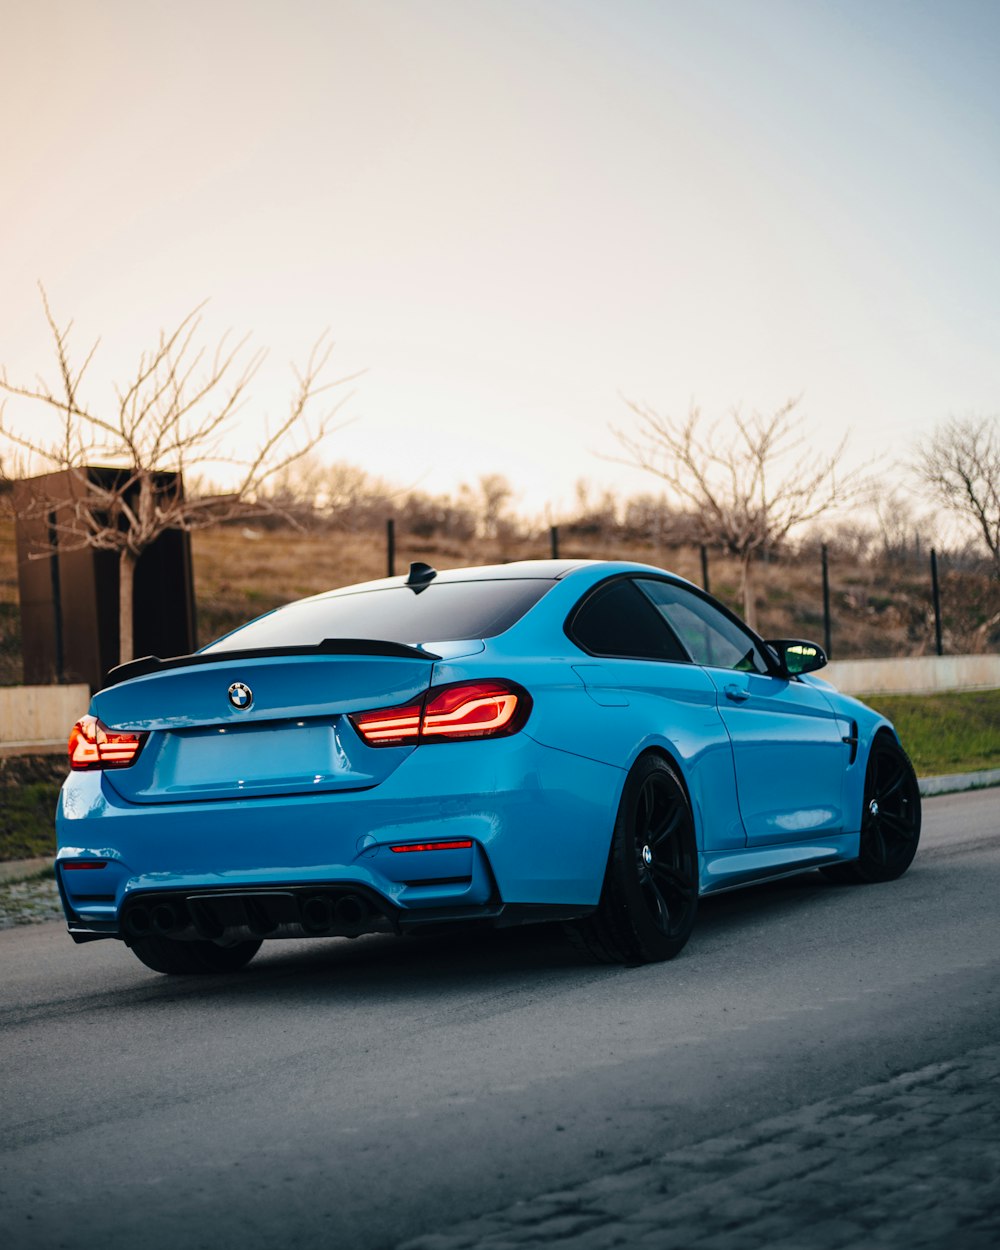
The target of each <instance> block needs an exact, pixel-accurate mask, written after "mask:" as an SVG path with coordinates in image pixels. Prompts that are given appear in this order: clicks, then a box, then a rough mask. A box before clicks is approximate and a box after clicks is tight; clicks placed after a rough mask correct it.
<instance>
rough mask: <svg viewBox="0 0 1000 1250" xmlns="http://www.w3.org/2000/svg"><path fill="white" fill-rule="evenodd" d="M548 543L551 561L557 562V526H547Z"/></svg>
mask: <svg viewBox="0 0 1000 1250" xmlns="http://www.w3.org/2000/svg"><path fill="white" fill-rule="evenodd" d="M549 542H550V544H551V546H552V559H553V560H558V559H559V526H558V525H550V526H549Z"/></svg>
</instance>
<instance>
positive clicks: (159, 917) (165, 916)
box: [149, 903, 179, 937]
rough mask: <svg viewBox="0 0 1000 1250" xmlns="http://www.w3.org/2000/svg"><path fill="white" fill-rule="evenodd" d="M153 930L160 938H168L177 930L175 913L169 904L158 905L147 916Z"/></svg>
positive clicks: (177, 924)
mask: <svg viewBox="0 0 1000 1250" xmlns="http://www.w3.org/2000/svg"><path fill="white" fill-rule="evenodd" d="M149 919H150V923H151V924H152V926H153V930H154V931H155V932H156V933H158V934H159V935H160V936H161V937H169V936H170V934H171V933H174V932H176V930H177V929H178V928H179V923H178V917H177V912H176V911H175V909H174V908H173V907H171V905H170V904H169V903H158V904H157V905H156V906H155V907H154V908H153V910H152V911H151V912H150V914H149Z"/></svg>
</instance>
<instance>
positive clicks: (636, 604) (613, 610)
mask: <svg viewBox="0 0 1000 1250" xmlns="http://www.w3.org/2000/svg"><path fill="white" fill-rule="evenodd" d="M567 632H568V634H569V636H570V638H572V639H573V641H574V642H575V643H576V644H577V645H578V646H581V647H583V649H584V650H585V651H589V652H591V653H592V654H593V655H607V656H622V657H626V658H629V657H630V658H633V659H638V660H677V661H680V662H682V663H685V664H686V663H689V659H688V656H687V655H686V654H685V651H684V648H683V647H682V646H681V644H680V643H679V642H678V640H677V636H676V634H675V633H674V631H673V629H672V628H671V627H670V625H669V623H668V622H667V620H666V619H665V618H664V617H663V616H661V615H660V613H659V612H657V611H656V610H655V608H654V607H653V606H652V604H651V603H650V602H649V600H648V599H647V598H646V596H645V595H644V594H643V593H642V592H641V591H640V590H638V589H637V588H636V586H635V585H634V583H633V582H632V581H631V580H629V579H627V578H618V579H617V580H616V581H613V582H606V583H605V584H604V585H603V586H599V587H598V588H597V590H595V591H594V592H593V593H592V594H591V595H589V596H588V597H587V598H585V599H584V600H583V602H582V604H580V606H579V607H578V608H577V609H576V612H575V614H574V615H573V616H572V617H571V618H570V621H569V625H568V628H567Z"/></svg>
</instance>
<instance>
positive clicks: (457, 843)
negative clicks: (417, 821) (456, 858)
mask: <svg viewBox="0 0 1000 1250" xmlns="http://www.w3.org/2000/svg"><path fill="white" fill-rule="evenodd" d="M471 846H472V839H471V838H456V839H454V840H453V841H451V842H402V843H400V845H399V846H393V847H390V850H393V851H395V852H396V854H397V855H399V854H402V853H404V852H407V851H467V850H469V848H470V847H471Z"/></svg>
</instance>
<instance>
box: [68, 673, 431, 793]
mask: <svg viewBox="0 0 1000 1250" xmlns="http://www.w3.org/2000/svg"><path fill="white" fill-rule="evenodd" d="M411 657H412V658H411ZM433 671H434V663H433V657H431V656H429V655H428V656H426V657H424V656H421V655H419V654H418V653H417V652H416V651H412V652H411V655H398V656H397V655H330V654H320V653H316V652H315V651H309V652H308V653H305V654H291V655H290V654H282V655H269V654H254V655H247V654H246V653H241V654H239V655H230V656H227V654H226V653H225V652H217V653H215V654H213V655H211V656H210V657H209V656H207V655H200V656H196V657H192V662H191V663H190V664H188V665H184V664H183V662H178V661H164V662H162V667H161V668H159V669H154V671H151V672H146V673H144V674H142V675H140V676H137V677H133V678H131V679H128V680H125V681H123V682H121V683H120V684H118V685H114V686H110V687H108V688H107V689H105V690H101V691H100V692H99V693H98V694H97V695H95V697H94V700H93V704H92V710H93V712H94V714H95V715H96V716H98V717H99V718H100V719H101V720H102V721H103V722H104V723H105V724H106V725H108V726H109V727H110V728H114V729H122V730H132V731H135V732H144V733H149V735H150V736H149V739H148V741H147V742H146V744H145V746H144V747H143V749H142V751H141V752H140V755H139V758H138V760H137V761H136V762H135V764H133V765H132V766H131V767H129V768H123V769H111V770H108V771H107V772H106V773H105V778H106V780H107V782H108V783H109V784H110V785H111V786H113V787H114V789H115V790H116V791H117V792H118V793H119V794H120V795H121V796H122V798H124V799H127V800H128V801H129V802H132V803H163V802H191V801H197V800H210V799H215V800H218V799H230V798H245V797H253V796H258V797H266V796H270V795H279V794H304V793H309V794H314V793H316V792H318V791H336V790H358V789H367V788H370V787H372V786H377V785H378V784H379V783H380V782H382V781H384V780H385V778H386V777H388V776H389V775H390V774H391V773H392V772H393V771H394V770H395V769H396V768H397V767H398V766H399V764H400V763H401V762H402V760H403V759H405V758H406V756H407V755H408V754H409V752H410V751H411V750H412V749H413V748H412V747H396V748H392V749H389V748H381V749H379V748H373V747H369V746H367V745H366V744H365V743H364V742H362V741H361V739H360V738H359V737H358V735H357V734H356V733H355V731H354V728H353V726H352V725H351V724H350V722H349V720H348V719H347V713H349V712H356V711H365V710H367V709H369V708H377V707H392V706H395V705H397V704H405V703H408V702H411V701H413V700H415V699H417V698H419V696H420V695H422V694H423V692H424V691H425V690H426V689H427V687H428V686H429V685H430V683H431V675H432V673H433ZM234 687H236V688H237V689H236V690H235V692H234V697H233V699H231V698H230V690H231V689H232V688H234ZM240 688H242V689H240ZM246 692H249V695H248V694H247V693H246ZM241 704H242V706H240V705H241Z"/></svg>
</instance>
